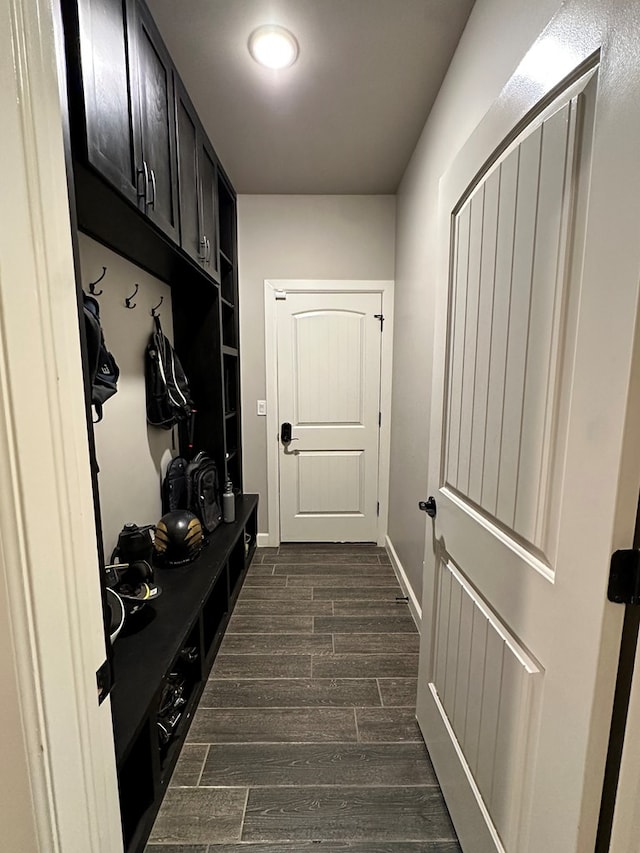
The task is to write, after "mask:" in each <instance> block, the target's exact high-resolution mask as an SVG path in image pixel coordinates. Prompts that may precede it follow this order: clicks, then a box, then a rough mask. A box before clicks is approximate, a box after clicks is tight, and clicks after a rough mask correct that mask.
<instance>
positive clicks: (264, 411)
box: [258, 400, 267, 415]
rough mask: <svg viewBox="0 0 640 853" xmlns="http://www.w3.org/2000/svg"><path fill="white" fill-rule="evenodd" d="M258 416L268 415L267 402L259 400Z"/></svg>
mask: <svg viewBox="0 0 640 853" xmlns="http://www.w3.org/2000/svg"><path fill="white" fill-rule="evenodd" d="M258 414H259V415H266V414H267V401H266V400H258Z"/></svg>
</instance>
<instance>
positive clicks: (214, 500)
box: [187, 452, 222, 533]
mask: <svg viewBox="0 0 640 853" xmlns="http://www.w3.org/2000/svg"><path fill="white" fill-rule="evenodd" d="M187 489H188V506H187V509H189V510H190V511H191V512H192V513H194V515H197V516H198V518H199V519H200V521H201V522H202V526H203V528H204V530H205V532H206V533H212V532H213V531H214V530H215V529H216V527H217V526H218V525H219V524H220V522H221V521H222V510H221V508H220V484H219V481H218V469H217V468H216V464H215V462H214V461H213V459H211V457H210V456H208V455H207V454H206V453H203V452H200V453H198V454H197V455H196V456H194V458H193V459H192V460H191V462H189V464H188V465H187Z"/></svg>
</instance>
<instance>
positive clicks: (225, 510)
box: [222, 480, 236, 523]
mask: <svg viewBox="0 0 640 853" xmlns="http://www.w3.org/2000/svg"><path fill="white" fill-rule="evenodd" d="M222 518H223V520H224V521H226V522H227V523H231V522H232V521H235V520H236V496H235V495H234V494H233V483H232V482H231V480H227V482H226V483H225V484H224V492H223V493H222Z"/></svg>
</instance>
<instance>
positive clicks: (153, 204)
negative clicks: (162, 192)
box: [147, 169, 156, 210]
mask: <svg viewBox="0 0 640 853" xmlns="http://www.w3.org/2000/svg"><path fill="white" fill-rule="evenodd" d="M149 171H150V172H151V186H152V188H153V198H152V199H151V201H150V202H147V204H148V205H149V207H150V208H151V209H152V210H155V209H156V173H155V172H154V171H153V169H150V170H149Z"/></svg>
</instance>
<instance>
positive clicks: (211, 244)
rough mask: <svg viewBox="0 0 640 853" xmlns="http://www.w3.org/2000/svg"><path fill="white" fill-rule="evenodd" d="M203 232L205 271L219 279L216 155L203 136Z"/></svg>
mask: <svg viewBox="0 0 640 853" xmlns="http://www.w3.org/2000/svg"><path fill="white" fill-rule="evenodd" d="M198 162H199V165H200V199H201V210H202V220H201V221H202V233H203V236H204V238H205V241H206V249H207V251H206V254H205V259H204V269H205V271H206V272H207V273H208V274H209V275H210V276H212V277H213V278H215V279H216V280H217V279H218V181H217V168H216V160H215V155H214V154H213V152H212V150H211V148H210V147H209V145H208V144H207V142H206V140H205V139H204V138H203V139H202V140H201V142H200V146H199V148H198Z"/></svg>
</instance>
